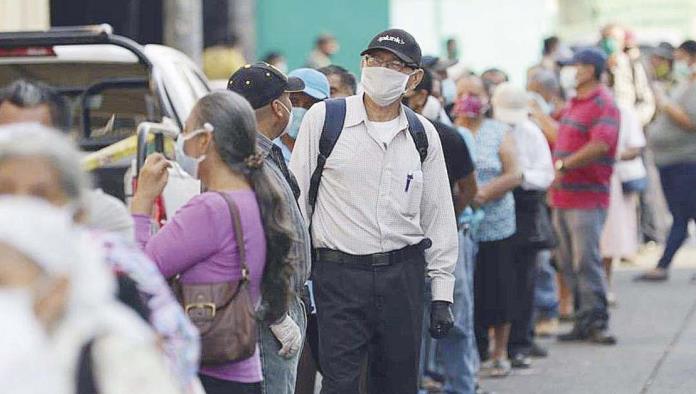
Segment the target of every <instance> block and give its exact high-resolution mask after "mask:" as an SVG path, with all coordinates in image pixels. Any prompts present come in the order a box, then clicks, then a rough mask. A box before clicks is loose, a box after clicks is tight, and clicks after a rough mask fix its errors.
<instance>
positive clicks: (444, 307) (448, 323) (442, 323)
mask: <svg viewBox="0 0 696 394" xmlns="http://www.w3.org/2000/svg"><path fill="white" fill-rule="evenodd" d="M450 305H452V303H450V302H447V301H433V302H432V303H431V304H430V336H431V337H433V338H435V339H440V338H444V337H446V336H447V333H449V330H450V329H451V328H452V326H454V316H453V315H452V308H450Z"/></svg>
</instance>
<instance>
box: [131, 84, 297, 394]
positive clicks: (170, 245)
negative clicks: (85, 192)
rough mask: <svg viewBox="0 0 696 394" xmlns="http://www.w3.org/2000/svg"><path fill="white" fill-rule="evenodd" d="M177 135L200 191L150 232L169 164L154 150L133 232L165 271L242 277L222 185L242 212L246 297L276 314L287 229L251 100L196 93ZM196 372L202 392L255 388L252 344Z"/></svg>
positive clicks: (193, 280) (282, 299)
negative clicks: (248, 351)
mask: <svg viewBox="0 0 696 394" xmlns="http://www.w3.org/2000/svg"><path fill="white" fill-rule="evenodd" d="M179 138H180V139H181V141H179V145H178V149H177V162H178V163H179V164H181V167H182V169H184V170H185V171H186V172H189V173H190V174H191V176H193V177H196V178H200V180H201V182H202V184H203V185H204V187H205V190H207V192H205V193H203V194H201V195H199V196H196V197H194V198H193V199H192V200H191V201H189V202H188V203H187V204H186V205H185V206H183V207H182V208H181V209H180V210H179V211H178V212H177V213H176V215H175V216H174V217H173V218H171V219H170V221H169V222H168V223H167V224H166V225H165V226H164V227H162V229H161V230H159V231H158V232H157V233H156V234H155V235H151V231H150V229H151V225H150V217H151V214H152V206H153V202H154V200H155V198H156V197H157V196H158V195H159V194H160V193H161V192H162V189H163V188H164V186H165V185H166V183H167V178H168V170H167V169H168V167H170V166H171V164H170V162H169V161H167V160H166V158H165V157H164V156H162V155H160V154H153V155H150V156H149V157H148V158H147V160H146V161H145V165H144V166H143V168H142V170H141V173H140V177H139V180H138V190H137V192H136V193H135V196H134V197H133V203H132V207H131V212H132V214H133V218H134V220H135V232H136V239H137V240H138V242H139V243H140V245H141V246H142V247H143V249H144V250H145V252H146V253H147V255H148V256H150V258H152V260H153V261H154V262H155V263H156V264H157V266H158V267H159V269H160V271H161V272H162V274H164V276H165V277H167V278H170V277H173V276H175V275H178V274H180V275H181V281H182V283H184V284H204V283H220V282H227V281H234V280H239V279H241V269H240V262H239V254H238V248H237V245H236V241H235V234H234V229H233V227H232V221H231V218H230V214H229V210H228V206H227V203H226V201H225V199H224V198H223V197H222V196H220V195H219V194H218V193H219V192H222V193H226V194H227V195H229V196H230V197H231V198H232V199H233V200H234V201H235V202H236V204H237V205H238V207H239V211H240V215H241V223H242V227H243V229H244V243H245V247H246V252H247V260H248V265H249V269H250V279H251V282H250V286H249V290H250V293H251V296H252V300H253V301H254V302H259V301H260V300H261V299H263V303H264V306H265V307H264V308H263V310H265V311H266V314H265V316H264V317H265V319H266V320H268V321H276V320H278V319H279V318H281V317H282V316H283V314H284V313H285V312H286V309H287V305H286V303H287V299H288V293H289V292H290V286H289V278H290V274H291V271H292V269H291V265H290V264H289V262H288V261H287V254H288V250H289V247H290V237H291V234H290V232H289V230H288V226H287V225H286V223H287V219H286V217H287V216H286V214H285V212H284V210H283V207H284V206H285V204H283V203H282V201H281V194H280V192H279V191H278V190H277V188H276V186H275V185H274V184H272V183H271V182H270V179H269V178H268V176H267V174H266V171H267V170H266V169H265V168H263V157H261V156H260V155H259V154H257V152H256V121H255V118H254V112H253V110H252V108H251V106H250V105H249V104H248V103H247V101H246V100H245V99H244V98H242V97H241V96H239V95H237V94H236V93H232V92H229V91H224V92H215V93H211V94H209V95H207V96H205V97H203V98H202V99H200V101H198V103H197V104H196V106H195V107H194V109H193V110H192V112H191V115H190V116H189V118H188V120H187V121H186V126H185V130H184V132H183V133H182V135H181V136H179ZM200 377H201V382H202V383H203V386H204V387H205V389H206V392H207V393H208V394H217V393H221V394H222V393H225V394H236V393H260V392H261V389H260V384H259V382H261V380H262V374H261V362H260V359H259V353H258V349H257V351H256V353H255V354H254V355H253V356H252V357H251V358H248V359H246V360H242V361H238V362H234V363H227V364H221V365H203V366H201V369H200Z"/></svg>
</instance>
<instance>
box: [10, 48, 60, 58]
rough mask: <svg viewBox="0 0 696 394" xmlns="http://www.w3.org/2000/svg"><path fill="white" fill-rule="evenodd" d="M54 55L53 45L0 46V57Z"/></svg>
mask: <svg viewBox="0 0 696 394" xmlns="http://www.w3.org/2000/svg"><path fill="white" fill-rule="evenodd" d="M34 56H56V53H55V52H54V51H53V47H24V48H0V57H34Z"/></svg>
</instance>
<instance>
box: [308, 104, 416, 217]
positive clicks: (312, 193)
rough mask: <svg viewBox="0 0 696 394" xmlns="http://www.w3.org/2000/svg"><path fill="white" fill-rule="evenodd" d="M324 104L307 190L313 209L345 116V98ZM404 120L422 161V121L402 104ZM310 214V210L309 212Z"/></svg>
mask: <svg viewBox="0 0 696 394" xmlns="http://www.w3.org/2000/svg"><path fill="white" fill-rule="evenodd" d="M324 103H325V104H326V116H325V117H324V127H323V129H322V131H321V137H320V138H319V156H317V167H316V168H315V169H314V172H313V173H312V178H311V179H310V181H309V192H308V194H307V199H308V202H309V206H310V208H311V209H312V212H313V211H314V205H315V204H316V202H317V192H318V191H319V183H320V182H321V174H322V172H324V165H326V160H327V159H328V158H329V156H330V155H331V151H333V148H334V146H336V142H338V138H339V137H340V136H341V131H343V123H344V122H345V120H346V119H345V118H346V100H345V99H342V98H341V99H329V100H326V101H324ZM401 107H402V108H403V109H404V114H406V120H407V121H408V131H409V133H410V134H411V138H413V142H414V144H415V145H416V150H418V155H419V156H420V161H421V163H423V161H425V158H426V157H427V156H428V135H427V134H426V133H425V128H423V123H421V121H420V119H418V116H416V113H415V112H413V110H411V109H410V108H409V107H407V106H405V105H402V106H401ZM310 215H311V212H310Z"/></svg>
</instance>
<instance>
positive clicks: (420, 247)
mask: <svg viewBox="0 0 696 394" xmlns="http://www.w3.org/2000/svg"><path fill="white" fill-rule="evenodd" d="M432 244H433V243H432V241H430V239H428V238H426V239H424V240H422V241H421V242H420V243H417V244H415V245H411V246H407V247H405V248H403V249H399V250H394V251H391V252H386V253H375V254H364V255H354V254H348V253H343V252H341V251H338V250H332V249H314V257H315V261H321V262H327V263H342V264H358V265H365V266H372V267H383V266H388V265H392V264H395V263H399V262H402V261H404V260H409V259H412V258H415V257H418V256H422V255H423V251H424V250H425V249H428V248H429V247H430V246H432Z"/></svg>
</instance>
